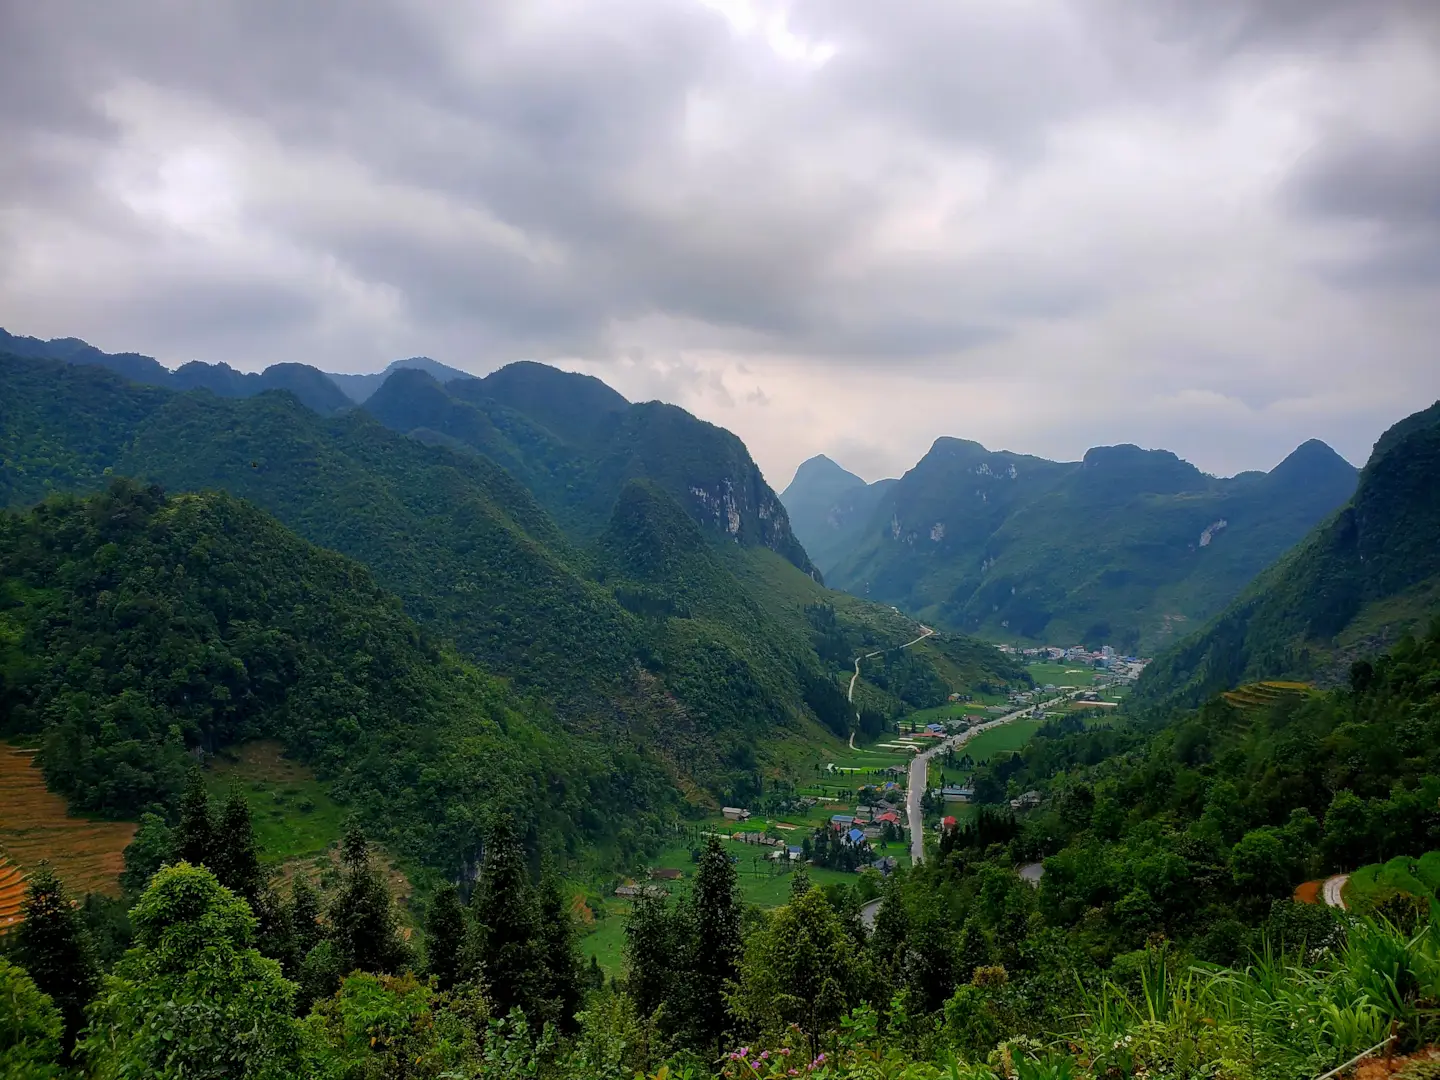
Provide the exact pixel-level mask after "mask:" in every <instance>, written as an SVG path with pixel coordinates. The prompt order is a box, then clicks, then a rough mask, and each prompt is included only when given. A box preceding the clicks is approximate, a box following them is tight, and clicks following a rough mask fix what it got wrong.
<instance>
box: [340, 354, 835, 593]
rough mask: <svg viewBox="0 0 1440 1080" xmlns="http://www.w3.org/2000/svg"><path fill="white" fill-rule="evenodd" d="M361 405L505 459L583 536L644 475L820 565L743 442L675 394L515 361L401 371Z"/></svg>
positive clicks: (699, 508)
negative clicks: (666, 398)
mask: <svg viewBox="0 0 1440 1080" xmlns="http://www.w3.org/2000/svg"><path fill="white" fill-rule="evenodd" d="M365 408H366V410H367V411H368V412H370V413H371V414H372V415H374V416H375V417H376V418H378V419H379V420H380V421H381V422H382V423H384V424H386V425H387V426H388V427H391V428H394V429H395V430H397V431H402V432H407V433H412V434H414V435H416V437H419V438H425V439H431V440H434V441H438V442H442V443H446V444H450V445H457V446H462V447H469V448H471V449H473V450H478V451H479V452H481V453H482V454H484V455H486V456H487V457H489V458H491V459H492V460H494V461H496V462H498V463H499V464H501V465H503V466H504V467H505V468H507V469H509V470H510V471H511V472H512V473H513V474H514V475H515V476H516V477H517V478H519V479H520V480H521V482H522V483H524V484H525V485H526V486H527V487H528V488H529V489H530V490H531V491H533V492H534V493H535V496H536V498H538V499H539V500H540V502H541V503H542V505H544V506H545V508H546V509H547V510H548V511H549V512H550V513H551V514H553V515H554V516H555V518H556V520H557V521H559V522H561V523H562V524H563V525H564V526H565V527H566V528H568V529H570V530H571V531H572V532H573V533H574V534H575V535H576V536H577V537H580V538H582V539H583V538H588V537H590V536H593V535H594V534H595V533H597V532H599V531H600V530H601V529H602V528H603V527H604V524H605V522H606V520H607V519H608V517H609V514H610V508H611V507H612V506H613V505H614V504H615V501H616V498H617V497H618V495H619V493H620V491H621V489H622V488H623V487H624V486H625V484H627V483H628V482H630V481H631V480H636V479H644V480H648V481H650V482H651V483H654V484H656V485H657V486H658V487H660V488H661V489H662V490H664V491H666V492H667V493H669V495H670V496H671V497H672V498H673V499H675V500H676V501H677V502H678V503H680V505H681V506H683V507H684V508H685V509H686V511H687V512H688V513H689V514H690V516H691V517H692V518H694V519H695V520H696V521H697V522H698V523H699V524H701V525H702V527H704V528H706V529H708V530H711V531H713V532H714V533H716V534H718V535H720V536H723V537H725V538H727V539H731V540H734V541H736V542H738V543H740V544H743V545H747V546H762V547H767V548H769V549H771V550H772V551H775V552H777V553H778V554H780V555H781V556H782V557H784V558H785V559H787V560H788V561H790V562H791V563H793V564H794V565H795V566H797V567H798V568H800V569H801V570H803V571H805V572H807V573H811V572H813V571H814V567H813V565H812V564H811V562H810V557H809V556H808V555H807V554H806V552H805V549H804V548H803V547H802V546H801V545H800V542H799V541H798V540H796V538H795V536H794V534H793V533H792V532H791V530H790V523H789V519H788V517H787V515H786V511H785V507H784V505H783V504H782V503H781V502H780V500H779V498H778V497H777V496H776V495H775V492H774V491H772V490H771V489H770V486H769V485H768V484H767V483H765V479H764V477H763V476H761V474H760V470H759V468H758V467H757V466H756V465H755V462H754V461H753V460H752V459H751V457H750V452H749V451H748V450H746V448H745V444H744V443H742V442H741V441H740V440H739V439H738V438H736V437H735V435H733V434H731V433H730V432H728V431H726V430H724V429H723V428H718V427H716V426H714V425H713V424H707V423H705V422H704V421H703V420H699V419H697V418H696V417H694V416H692V415H691V414H690V413H688V412H686V411H685V410H684V409H680V408H677V407H675V406H674V405H666V404H664V403H662V402H658V401H652V402H647V403H645V404H639V405H632V404H630V403H629V402H628V401H626V400H625V399H624V398H623V397H621V396H620V395H619V394H617V393H615V391H613V390H611V389H610V388H609V387H608V386H606V385H605V384H604V383H602V382H600V381H599V380H598V379H594V378H590V377H589V376H584V375H574V374H571V373H569V372H564V371H559V370H557V369H555V368H552V367H548V366H546V365H544V364H533V363H518V364H510V365H507V366H506V367H504V368H501V369H500V370H499V371H497V372H495V373H493V374H491V375H488V376H486V377H485V378H483V379H453V380H450V381H449V382H445V383H440V382H438V381H436V380H435V379H433V378H432V377H431V376H429V375H428V374H426V373H425V372H421V371H402V372H398V373H397V374H396V376H395V377H392V378H390V379H388V380H386V382H385V384H384V385H383V386H382V387H381V388H380V389H379V390H378V391H376V393H375V394H374V396H373V397H371V398H369V399H368V400H367V401H366V402H365Z"/></svg>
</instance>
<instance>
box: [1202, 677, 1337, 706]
mask: <svg viewBox="0 0 1440 1080" xmlns="http://www.w3.org/2000/svg"><path fill="white" fill-rule="evenodd" d="M1313 690H1314V688H1313V687H1312V686H1311V685H1310V684H1309V683H1303V682H1274V681H1272V682H1258V683H1250V684H1248V685H1246V686H1241V687H1237V688H1236V689H1234V690H1227V691H1226V692H1225V693H1223V694H1221V695H1220V696H1221V697H1222V698H1224V699H1225V702H1226V704H1228V705H1230V706H1231V707H1232V708H1236V709H1239V710H1240V711H1242V712H1247V711H1249V710H1251V709H1264V708H1269V707H1270V706H1271V705H1276V704H1278V703H1279V702H1281V701H1284V700H1285V699H1286V698H1297V697H1304V696H1305V695H1306V694H1309V693H1312V692H1313Z"/></svg>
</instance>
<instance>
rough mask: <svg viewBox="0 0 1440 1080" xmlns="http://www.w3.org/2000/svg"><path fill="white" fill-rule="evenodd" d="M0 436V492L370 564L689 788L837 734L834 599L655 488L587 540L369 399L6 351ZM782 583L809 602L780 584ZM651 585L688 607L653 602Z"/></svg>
mask: <svg viewBox="0 0 1440 1080" xmlns="http://www.w3.org/2000/svg"><path fill="white" fill-rule="evenodd" d="M400 374H401V375H409V374H411V373H409V372H402V373H400ZM397 377H398V376H397ZM425 378H426V379H428V376H425ZM432 381H433V380H432ZM676 411H677V412H678V410H676ZM509 415H511V416H512V417H516V418H520V414H518V413H514V412H512V413H510V414H509ZM682 415H683V414H682ZM522 420H523V422H524V423H526V424H529V425H530V428H531V429H533V430H539V428H538V425H535V424H534V423H533V422H531V421H528V420H524V418H520V419H518V420H517V423H519V422H521V421H522ZM727 437H728V438H731V439H733V436H727ZM737 442H738V440H737ZM0 448H3V449H4V462H3V467H0V484H3V487H0V491H3V493H4V494H5V498H6V501H7V502H8V503H9V504H10V505H12V506H26V505H30V504H32V503H33V502H35V501H36V500H38V499H39V498H41V497H43V496H44V495H45V494H46V493H47V492H49V491H54V490H75V491H93V490H95V489H96V488H97V487H99V486H101V485H102V484H103V483H104V477H105V473H106V471H107V470H110V471H113V472H114V473H117V474H122V475H133V476H140V477H143V478H145V479H146V480H148V481H155V482H158V483H160V484H162V485H163V486H165V487H166V489H168V490H170V491H173V492H180V491H198V490H207V489H217V488H218V489H221V490H224V491H228V492H231V493H233V494H236V495H239V496H241V497H244V498H246V499H248V500H250V501H252V502H253V503H254V504H255V505H257V506H260V507H262V508H263V509H265V510H266V511H268V512H270V513H272V514H274V515H275V516H276V517H277V518H278V519H280V521H281V522H282V523H284V524H285V525H286V526H288V527H289V528H291V529H293V530H295V531H296V532H298V533H299V534H300V535H301V536H303V537H305V538H306V539H307V540H309V541H310V542H312V543H315V544H318V545H321V546H323V547H327V548H330V549H332V550H335V551H338V552H340V553H341V554H344V555H347V556H349V557H351V558H354V559H356V560H358V561H360V562H362V563H364V564H365V565H366V566H368V567H369V568H370V570H371V572H372V573H373V574H374V575H375V577H376V580H377V581H378V582H379V584H380V585H381V587H383V588H386V589H387V590H390V591H392V592H394V593H395V594H397V595H398V596H399V597H400V599H401V600H402V601H403V602H404V604H405V608H406V610H407V612H408V613H409V614H410V615H411V616H412V617H414V618H415V619H416V620H417V621H418V622H420V623H421V624H423V625H425V626H427V627H428V628H430V629H432V630H433V631H435V632H437V633H438V634H440V635H441V636H442V637H444V638H446V639H448V640H450V641H453V642H454V643H455V644H456V645H457V646H458V647H459V649H460V650H461V652H462V653H463V655H465V656H466V657H467V658H469V659H471V660H473V661H475V662H477V663H479V664H480V665H481V666H482V667H484V668H485V669H486V670H488V671H491V672H494V673H496V674H499V675H503V676H506V677H509V678H511V679H513V680H515V682H516V683H517V685H518V686H520V687H521V688H523V689H525V690H526V691H527V692H531V693H535V694H538V695H541V696H543V698H544V699H545V700H546V701H547V702H550V703H551V704H552V705H553V707H554V708H555V710H556V712H557V714H558V716H559V718H560V719H561V721H562V722H563V723H564V724H565V725H566V726H567V727H568V728H569V729H570V730H571V731H573V732H576V733H577V734H579V735H581V736H582V737H585V738H587V739H589V738H594V739H597V740H606V739H610V738H612V737H614V735H615V733H617V732H620V733H626V732H629V733H633V734H634V736H635V737H636V738H639V739H642V740H643V741H645V742H647V744H648V745H652V746H654V747H655V748H656V749H657V752H659V753H662V754H663V755H665V757H666V760H667V762H668V763H669V765H670V767H671V769H672V770H673V771H674V772H676V773H677V774H679V775H682V776H684V777H685V779H686V782H687V783H688V784H690V790H691V791H692V792H693V791H709V792H711V793H713V796H714V797H715V798H717V799H719V798H726V797H739V795H741V794H742V793H744V792H746V791H749V790H751V789H752V788H753V787H754V786H755V785H756V784H757V783H758V771H759V769H760V768H761V767H762V764H763V760H764V756H765V747H766V744H767V743H768V742H769V741H772V740H775V739H784V738H787V737H789V736H793V735H795V734H800V733H814V731H815V727H814V725H816V724H817V723H821V724H824V725H825V726H826V727H827V728H828V729H829V730H831V731H832V732H834V733H835V734H836V735H840V736H842V737H843V736H848V733H849V730H850V725H851V723H852V721H853V714H852V713H851V712H850V711H849V710H843V711H842V710H839V709H838V708H837V707H836V705H835V693H836V692H837V691H836V688H837V687H838V686H839V685H840V683H841V680H842V679H843V678H846V677H848V672H849V667H850V661H851V657H853V655H854V654H853V653H851V654H849V655H846V656H843V657H831V656H828V655H824V656H822V654H821V652H820V651H818V648H817V642H819V641H820V640H822V636H821V634H820V631H819V630H817V628H816V626H815V625H813V621H812V620H811V619H810V618H809V617H807V616H806V615H805V614H804V609H805V607H806V606H807V604H808V605H810V606H819V607H823V606H824V605H825V604H826V602H827V600H826V598H827V597H830V596H833V594H830V593H828V592H827V591H826V590H824V589H823V588H821V587H820V586H819V585H818V584H816V583H815V582H813V581H812V580H811V579H810V578H808V577H807V576H806V575H805V574H804V573H803V572H802V571H801V570H800V569H798V568H797V567H795V566H793V564H791V563H790V562H788V561H785V560H783V559H779V557H778V555H777V554H776V553H775V552H773V551H772V550H771V549H770V548H768V547H764V546H754V547H749V546H743V545H737V544H735V543H732V542H730V541H729V540H728V539H727V536H728V535H729V534H728V533H726V532H725V531H724V530H716V529H714V528H701V527H700V526H699V525H698V524H696V523H695V521H694V519H693V518H692V517H691V516H690V515H689V514H688V513H687V512H686V509H682V507H681V506H680V505H679V504H678V503H677V502H676V501H675V500H674V499H673V497H672V496H671V495H670V494H669V493H668V492H665V491H663V490H662V489H661V488H660V487H659V486H658V484H655V485H650V486H645V485H641V486H640V487H638V488H636V489H634V491H631V489H629V488H625V487H622V488H621V489H620V491H619V492H617V499H616V500H615V503H616V504H617V505H612V506H608V507H606V515H607V521H608V524H607V526H606V528H607V529H608V530H609V531H608V532H607V531H605V529H602V530H601V535H600V536H597V543H598V546H597V547H596V548H595V549H594V550H591V551H587V550H585V549H582V548H579V547H577V546H575V545H574V544H573V543H572V542H571V541H570V540H568V539H567V537H566V536H565V535H564V534H563V533H562V532H561V531H560V529H559V528H558V527H557V526H556V525H555V523H554V521H553V519H552V518H551V517H550V516H549V515H548V514H547V513H546V512H545V510H544V509H543V508H542V507H541V506H540V505H539V504H538V503H537V501H536V499H535V498H534V497H532V495H531V492H530V491H529V490H527V489H526V487H525V486H524V485H523V484H522V483H521V482H520V481H518V480H517V479H516V478H515V476H513V475H512V474H511V473H510V472H507V471H506V470H505V469H504V468H501V467H499V466H498V465H497V464H496V463H495V462H494V461H493V460H492V459H491V458H490V457H489V456H486V455H485V454H482V453H477V452H476V451H475V450H474V449H472V448H469V447H466V448H463V449H460V450H456V449H451V448H448V447H445V446H426V445H424V444H423V443H421V442H419V441H416V440H415V439H411V438H407V437H405V436H402V435H399V434H397V433H395V432H393V431H390V430H388V429H387V428H385V427H383V426H381V425H380V424H379V423H377V422H376V421H375V420H374V419H372V418H371V417H370V416H368V415H367V414H366V413H365V412H364V411H361V410H349V411H347V412H345V413H342V414H339V415H336V416H331V417H322V416H319V415H317V414H315V413H314V412H312V411H310V410H308V409H306V408H305V407H304V406H302V405H301V404H300V403H299V402H298V401H296V399H295V398H293V397H291V396H289V395H286V394H279V393H267V394H262V395H260V396H258V397H253V398H247V399H243V400H228V399H222V398H217V397H215V396H213V395H210V394H204V393H187V394H173V393H169V392H166V391H163V390H159V389H157V388H154V387H147V386H138V385H135V384H132V383H127V382H125V381H124V380H121V379H119V378H118V377H116V376H114V375H113V374H111V373H109V372H107V371H104V370H101V369H98V368H94V367H86V366H68V365H65V364H60V363H55V362H51V361H44V360H33V359H25V358H17V357H8V358H0ZM741 450H742V451H743V447H742V448H741ZM745 460H747V461H748V455H746V458H745ZM587 475H590V474H587ZM626 491H630V492H631V493H630V495H629V496H627V497H626V498H623V499H621V498H618V496H619V495H620V493H621V492H626ZM587 497H588V496H587ZM687 509H688V508H687ZM612 511H613V513H612ZM680 522H684V523H685V524H686V525H687V526H688V531H687V530H683V529H680V528H679V527H678V526H679V523H680ZM627 533H634V534H636V535H646V536H648V537H651V538H661V537H663V538H664V539H665V540H666V541H667V542H672V543H677V544H685V545H688V547H687V548H686V554H685V557H684V558H683V559H678V560H676V561H675V562H674V563H673V564H672V563H664V562H659V563H657V562H654V561H653V560H652V562H651V563H650V564H649V565H645V566H641V565H639V564H636V563H635V562H634V561H633V560H628V561H627V560H626V559H624V558H622V557H621V552H622V551H623V544H622V543H621V538H622V537H623V536H625V535H626V534H627ZM696 538H700V539H701V540H703V543H700V544H698V545H697V544H696V542H695V541H696ZM646 542H647V543H648V542H649V541H646ZM721 555H724V556H725V557H724V558H719V556H721ZM752 558H753V559H777V560H778V561H781V562H782V564H783V566H784V568H785V572H784V573H782V572H781V571H780V570H778V569H777V568H775V567H767V568H766V569H764V570H763V572H762V573H761V575H760V576H761V577H763V578H765V582H764V583H763V584H752V583H750V580H749V579H747V580H742V578H741V577H738V576H736V575H737V573H739V574H741V575H748V574H749V569H748V567H749V566H750V565H751V560H752ZM735 560H739V561H735ZM787 574H788V575H793V576H794V578H798V579H799V580H801V581H803V582H805V583H806V588H807V589H810V590H813V593H805V594H804V596H803V598H801V597H798V596H793V594H794V593H795V586H794V583H793V582H792V581H791V580H790V578H789V577H788V576H787ZM647 590H648V592H649V595H651V596H663V597H671V598H672V599H673V598H676V597H678V598H680V604H681V605H682V606H677V607H676V608H675V609H674V610H662V609H658V608H656V607H655V605H653V604H651V603H650V602H649V601H648V600H647V599H646V595H647ZM792 597H793V598H792ZM840 607H841V611H840V614H839V616H838V617H837V618H838V621H839V622H840V624H841V635H842V639H843V640H844V641H845V642H847V647H851V646H853V647H854V648H856V649H857V651H858V649H860V648H862V647H863V648H866V649H873V648H876V647H877V646H878V647H883V646H886V645H893V644H898V643H899V642H901V641H903V640H905V639H906V636H907V635H908V634H909V632H910V627H911V626H912V625H913V624H911V623H909V622H908V620H905V619H903V618H901V617H900V616H898V615H895V614H894V613H893V612H890V611H889V610H888V609H882V608H879V607H877V606H874V605H866V604H863V603H861V602H859V601H855V602H853V604H852V603H851V602H850V601H849V600H848V598H847V599H844V601H843V602H842V603H841V605H840ZM825 640H828V638H826V639H825ZM979 655H980V656H981V657H984V658H985V659H986V660H988V666H985V665H982V667H981V670H982V673H983V674H984V675H985V676H986V677H988V678H990V679H992V680H994V681H997V682H1004V681H1008V680H1010V679H1012V678H1017V677H1018V678H1019V679H1023V673H1021V672H1015V671H1013V670H1011V669H1010V668H1009V666H1008V665H1007V663H1006V661H1005V659H1004V658H1003V657H1002V656H1001V655H1000V654H999V653H997V652H995V650H993V649H984V648H983V647H981V650H980V653H979ZM970 670H976V669H973V668H972V669H970ZM954 674H955V671H954V670H952V669H946V670H945V671H944V672H941V673H939V674H936V675H935V676H934V677H933V678H931V679H930V680H929V681H928V683H927V684H926V686H927V687H928V688H927V689H926V691H925V694H924V696H923V699H922V697H921V695H920V694H919V693H918V692H917V691H914V690H907V692H906V694H905V695H901V694H897V693H891V692H888V691H884V690H880V689H875V688H872V690H873V692H874V694H875V695H876V698H875V701H874V702H873V703H872V705H873V707H874V708H876V709H879V710H881V711H883V712H885V713H887V714H893V713H895V712H898V711H899V710H901V709H902V708H903V707H904V704H902V703H904V702H909V703H910V704H936V703H938V700H943V694H944V692H945V691H947V690H950V689H961V688H962V687H961V686H958V685H955V684H954V683H953V682H952V681H951V677H952V676H953V675H954ZM936 694H939V695H940V698H939V699H938V700H935V698H936ZM686 733H690V734H686ZM690 735H693V737H690ZM682 749H683V753H682V752H681V751H682ZM757 755H758V756H757Z"/></svg>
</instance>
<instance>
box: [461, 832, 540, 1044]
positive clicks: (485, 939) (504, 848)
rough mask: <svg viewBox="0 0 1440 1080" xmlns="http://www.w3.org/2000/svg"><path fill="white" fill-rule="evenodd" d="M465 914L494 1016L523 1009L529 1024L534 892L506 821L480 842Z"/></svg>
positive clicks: (533, 988) (535, 958)
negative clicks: (480, 862)
mask: <svg viewBox="0 0 1440 1080" xmlns="http://www.w3.org/2000/svg"><path fill="white" fill-rule="evenodd" d="M470 909H471V911H472V913H473V914H474V916H475V924H476V928H477V929H478V930H479V932H480V963H481V966H482V968H483V976H484V979H485V985H486V987H487V989H488V990H489V993H490V998H491V1000H492V1001H493V1002H494V1005H495V1012H496V1014H497V1015H499V1016H504V1015H506V1014H507V1013H509V1011H510V1010H511V1009H512V1008H520V1009H523V1010H524V1011H525V1013H526V1015H527V1017H530V1018H531V1019H535V1018H536V1017H535V1013H536V1012H537V1005H538V1003H539V1001H540V991H541V989H542V987H543V984H544V967H545V957H544V952H543V950H542V949H541V948H540V943H539V941H538V940H537V939H538V936H539V935H538V926H537V917H536V909H535V890H534V889H533V888H532V887H531V885H530V873H529V870H528V869H527V868H526V866H525V853H524V850H523V849H522V848H521V847H520V842H519V840H518V839H517V838H516V835H515V827H514V824H513V822H511V820H510V819H509V818H508V817H505V816H503V815H502V816H499V817H497V818H496V819H495V820H494V821H493V822H492V823H491V825H490V828H489V830H488V833H487V835H486V839H485V865H484V866H483V867H482V868H481V870H480V882H479V887H478V888H477V889H476V890H475V894H474V895H473V896H472V897H471V898H470Z"/></svg>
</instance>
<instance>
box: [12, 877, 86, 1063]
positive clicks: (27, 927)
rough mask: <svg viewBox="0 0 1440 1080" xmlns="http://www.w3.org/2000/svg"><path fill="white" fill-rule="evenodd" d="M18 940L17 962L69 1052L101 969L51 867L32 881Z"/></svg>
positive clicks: (28, 889)
mask: <svg viewBox="0 0 1440 1080" xmlns="http://www.w3.org/2000/svg"><path fill="white" fill-rule="evenodd" d="M21 914H22V915H23V916H24V921H23V922H22V923H21V924H20V929H19V930H18V931H17V934H16V959H17V960H19V961H20V966H21V967H23V968H24V969H25V970H26V971H27V972H29V974H30V978H32V979H33V980H34V981H35V985H36V986H38V987H39V988H40V991H41V992H42V993H45V994H49V995H50V998H51V1000H53V1001H54V1002H55V1006H56V1008H58V1009H59V1010H60V1015H61V1016H62V1017H63V1018H64V1020H65V1047H66V1049H67V1052H68V1049H69V1047H71V1046H73V1045H74V1042H75V1037H76V1036H77V1035H78V1034H79V1033H80V1029H81V1028H83V1027H84V1026H85V1006H86V1005H87V1004H89V1002H90V999H91V998H92V997H94V996H95V991H96V989H97V988H98V987H99V985H100V965H99V963H98V962H97V960H96V958H95V949H94V946H93V944H92V943H91V941H90V934H89V932H88V931H87V930H86V929H85V923H84V921H83V920H82V919H81V917H80V912H79V911H78V910H77V909H76V907H75V905H74V904H72V903H71V902H70V898H69V897H68V896H66V895H65V887H64V885H62V884H61V882H60V879H59V878H58V877H56V876H55V871H54V870H52V869H51V868H50V864H49V863H43V862H42V863H41V864H40V866H39V868H38V869H36V871H35V873H34V874H32V875H31V877H30V883H29V887H28V888H27V890H26V892H25V901H24V903H23V904H22V905H21Z"/></svg>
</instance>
